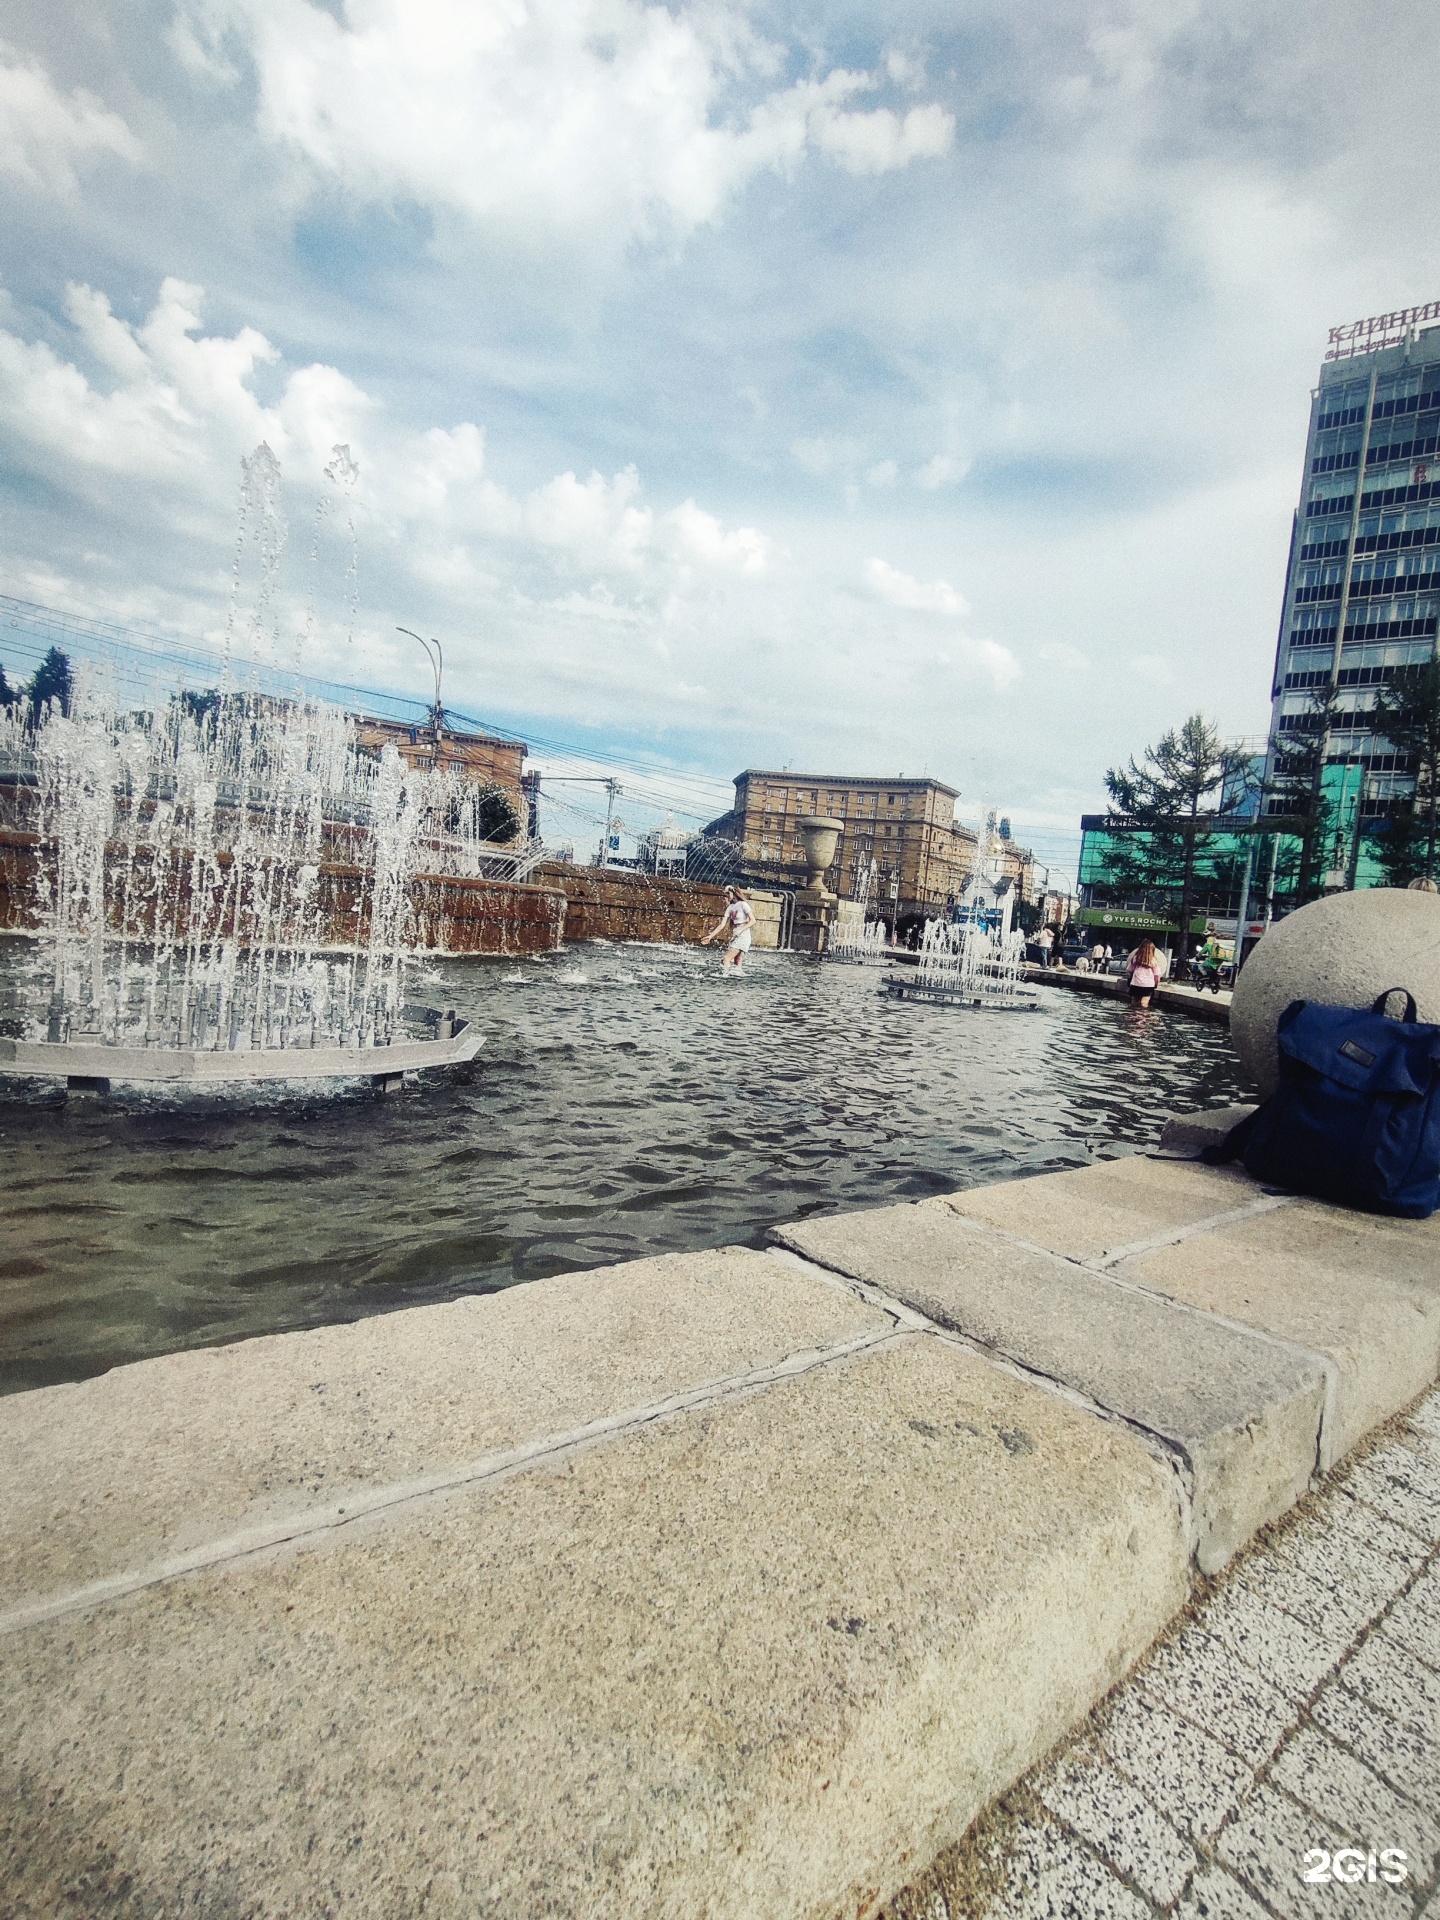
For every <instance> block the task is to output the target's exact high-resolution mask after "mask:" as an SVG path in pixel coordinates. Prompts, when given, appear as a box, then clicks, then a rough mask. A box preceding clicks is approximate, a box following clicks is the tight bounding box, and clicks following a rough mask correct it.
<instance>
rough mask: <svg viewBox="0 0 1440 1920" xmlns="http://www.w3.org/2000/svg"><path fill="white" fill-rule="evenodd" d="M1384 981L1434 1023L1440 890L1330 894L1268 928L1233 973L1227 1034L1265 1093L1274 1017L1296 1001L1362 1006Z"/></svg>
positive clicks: (1274, 1067) (1274, 1061)
mask: <svg viewBox="0 0 1440 1920" xmlns="http://www.w3.org/2000/svg"><path fill="white" fill-rule="evenodd" d="M1390 987H1405V988H1407V989H1408V990H1409V991H1410V992H1411V993H1413V994H1414V996H1415V1003H1416V1006H1417V1007H1418V1009H1419V1013H1420V1018H1421V1019H1422V1020H1426V1021H1434V1022H1436V1023H1440V898H1437V896H1436V895H1435V894H1433V893H1430V892H1428V891H1427V892H1422V891H1418V890H1415V889H1410V888H1400V887H1367V888H1365V889H1364V891H1363V892H1357V893H1336V894H1331V895H1330V896H1329V897H1328V898H1327V899H1324V900H1312V901H1311V903H1310V905H1309V906H1308V907H1301V908H1299V909H1298V911H1296V912H1295V913H1291V914H1287V915H1286V917H1285V918H1284V919H1283V920H1280V921H1277V922H1276V924H1275V925H1274V926H1273V927H1271V928H1269V929H1268V931H1267V932H1266V933H1265V935H1264V937H1263V938H1262V939H1261V941H1260V944H1259V945H1258V946H1257V947H1256V948H1255V951H1254V952H1253V953H1252V954H1251V956H1250V958H1249V959H1248V960H1247V961H1246V962H1245V965H1244V966H1243V967H1242V968H1241V969H1240V976H1239V978H1238V979H1237V980H1236V982H1235V998H1234V1001H1233V1003H1232V1005H1231V1008H1230V1037H1231V1039H1232V1040H1233V1041H1234V1043H1235V1051H1236V1052H1237V1053H1238V1054H1239V1056H1240V1058H1241V1061H1242V1062H1243V1063H1244V1066H1245V1069H1246V1071H1247V1072H1248V1073H1249V1075H1250V1077H1251V1078H1252V1079H1253V1080H1254V1081H1255V1083H1256V1085H1257V1086H1258V1087H1259V1089H1260V1092H1261V1095H1262V1097H1263V1096H1266V1095H1268V1094H1270V1093H1272V1092H1273V1091H1274V1089H1275V1083H1276V1080H1277V1078H1278V1077H1279V1064H1278V1056H1277V1053H1276V1048H1275V1025H1276V1022H1277V1021H1278V1020H1279V1018H1280V1015H1281V1014H1282V1013H1283V1012H1284V1011H1285V1009H1286V1007H1288V1006H1289V1004H1290V1002H1291V1001H1292V1000H1320V1001H1323V1002H1325V1004H1326V1005H1327V1006H1332V1007H1368V1006H1369V1005H1371V1003H1372V1002H1373V1001H1374V1000H1375V999H1376V997H1377V996H1378V995H1380V994H1382V993H1384V992H1385V991H1386V990H1387V988H1390Z"/></svg>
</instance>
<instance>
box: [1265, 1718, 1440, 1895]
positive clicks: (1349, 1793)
mask: <svg viewBox="0 0 1440 1920" xmlns="http://www.w3.org/2000/svg"><path fill="white" fill-rule="evenodd" d="M1270 1778H1271V1779H1272V1780H1273V1781H1275V1783H1276V1784H1277V1785H1278V1786H1281V1787H1284V1788H1285V1790H1286V1791H1287V1792H1288V1793H1291V1794H1293V1795H1294V1797H1295V1798H1296V1799H1297V1800H1299V1801H1302V1802H1303V1803H1304V1804H1305V1805H1306V1806H1307V1807H1310V1808H1312V1809H1313V1810H1314V1811H1315V1812H1316V1813H1318V1814H1320V1815H1322V1816H1323V1817H1324V1818H1326V1819H1328V1820H1330V1821H1331V1822H1332V1823H1333V1824H1334V1825H1335V1826H1337V1827H1339V1828H1341V1829H1342V1830H1343V1831H1344V1833H1345V1835H1346V1837H1347V1838H1348V1839H1349V1840H1350V1841H1351V1842H1352V1844H1353V1845H1355V1846H1359V1847H1365V1848H1367V1849H1369V1848H1374V1850H1375V1851H1376V1852H1377V1853H1379V1852H1382V1851H1383V1850H1384V1849H1385V1848H1386V1847H1403V1848H1404V1850H1405V1853H1406V1855H1407V1856H1408V1858H1409V1859H1410V1861H1411V1862H1412V1864H1413V1865H1414V1867H1415V1868H1416V1869H1417V1874H1416V1877H1417V1878H1418V1879H1420V1881H1421V1883H1422V1884H1425V1883H1427V1882H1428V1881H1429V1878H1430V1871H1429V1865H1428V1863H1429V1861H1430V1860H1431V1858H1432V1856H1433V1855H1434V1852H1435V1849H1436V1847H1437V1846H1440V1818H1437V1817H1436V1816H1435V1815H1433V1814H1427V1813H1426V1812H1425V1811H1424V1810H1423V1809H1422V1808H1420V1807H1417V1806H1416V1805H1415V1804H1414V1802H1413V1801H1411V1800H1409V1799H1407V1798H1405V1797H1404V1796H1403V1795H1401V1794H1398V1793H1397V1792H1396V1791H1395V1789H1394V1788H1393V1787H1391V1786H1388V1785H1387V1784H1386V1782H1385V1781H1383V1780H1382V1779H1380V1777H1379V1776H1378V1775H1377V1774H1376V1773H1374V1772H1373V1771H1372V1770H1371V1769H1370V1768H1369V1767H1367V1766H1366V1765H1365V1764H1364V1762H1363V1761H1360V1760H1357V1759H1356V1758H1355V1757H1354V1755H1353V1754H1349V1753H1347V1752H1346V1751H1345V1750H1344V1748H1343V1747H1341V1746H1339V1745H1337V1743H1336V1742H1335V1741H1334V1740H1332V1739H1330V1738H1329V1737H1328V1735H1326V1734H1325V1733H1323V1732H1321V1730H1320V1729H1319V1728H1318V1727H1315V1726H1309V1727H1302V1728H1301V1729H1300V1731H1299V1732H1298V1733H1297V1734H1296V1735H1295V1737H1294V1739H1293V1740H1291V1741H1290V1742H1289V1743H1288V1745H1287V1746H1286V1748H1285V1751H1284V1752H1283V1753H1282V1754H1281V1755H1280V1757H1279V1759H1278V1760H1277V1761H1276V1762H1275V1765H1274V1766H1273V1767H1272V1768H1271V1769H1270ZM1422 1867H1423V1871H1422V1870H1421V1869H1422Z"/></svg>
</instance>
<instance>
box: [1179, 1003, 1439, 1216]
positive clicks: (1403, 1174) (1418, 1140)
mask: <svg viewBox="0 0 1440 1920" xmlns="http://www.w3.org/2000/svg"><path fill="white" fill-rule="evenodd" d="M1393 994H1404V996H1405V1011H1404V1015H1403V1016H1402V1018H1400V1019H1398V1020H1392V1019H1390V1018H1389V1017H1388V1016H1387V1014H1386V1012H1385V1007H1386V1003H1387V1002H1388V1001H1389V999H1390V998H1391V996H1392V995H1393ZM1275 1039H1276V1044H1277V1046H1278V1048H1279V1053H1280V1084H1279V1086H1278V1087H1276V1089H1275V1091H1274V1093H1272V1094H1271V1096H1270V1098H1269V1099H1268V1100H1267V1101H1266V1102H1265V1104H1264V1105H1263V1106H1261V1107H1258V1108H1257V1109H1256V1110H1255V1112H1254V1113H1252V1114H1251V1115H1249V1117H1248V1118H1247V1119H1244V1120H1242V1121H1241V1122H1240V1125H1239V1126H1238V1127H1235V1128H1233V1129H1232V1131H1231V1132H1230V1133H1229V1134H1228V1135H1227V1136H1226V1138H1225V1139H1224V1140H1222V1141H1221V1142H1220V1143H1219V1144H1218V1145H1217V1146H1213V1147H1207V1148H1206V1149H1205V1151H1204V1153H1203V1154H1202V1155H1201V1158H1202V1159H1204V1160H1208V1161H1209V1162H1210V1163H1211V1164H1212V1165H1217V1164H1220V1163H1222V1162H1224V1161H1226V1160H1235V1159H1243V1161H1244V1163H1245V1170H1246V1172H1247V1173H1249V1174H1250V1175H1251V1176H1252V1177H1253V1178H1254V1179H1256V1180H1260V1181H1263V1182H1264V1183H1265V1184H1266V1185H1267V1186H1274V1187H1283V1188H1286V1189H1287V1190H1288V1191H1290V1192H1292V1193H1309V1194H1314V1195H1315V1197H1316V1198H1317V1199H1320V1200H1333V1201H1338V1202H1340V1203H1341V1204H1343V1205H1346V1206H1351V1207H1365V1208H1367V1209H1369V1210H1370V1211H1372V1212H1375V1213H1394V1214H1400V1215H1402V1216H1403V1217H1404V1218H1406V1219H1410V1220H1425V1219H1428V1218H1429V1216H1430V1215H1431V1214H1432V1213H1434V1212H1435V1210H1436V1208H1437V1207H1440V1026H1428V1025H1425V1024H1422V1022H1421V1021H1420V1020H1419V1018H1418V1017H1417V1012H1416V1007H1415V997H1414V995H1413V994H1411V993H1408V992H1406V990H1405V988H1403V987H1392V988H1391V989H1390V990H1389V992H1387V993H1382V994H1381V995H1380V997H1379V999H1378V1000H1377V1001H1376V1002H1375V1004H1374V1006H1373V1007H1370V1008H1364V1007H1359V1008H1357V1007H1327V1006H1322V1005H1321V1004H1320V1003H1319V1002H1318V1001H1313V1000H1292V1001H1291V1003H1290V1005H1289V1006H1288V1007H1287V1008H1286V1009H1285V1011H1284V1013H1282V1014H1281V1016H1280V1019H1279V1023H1278V1025H1277V1026H1276V1029H1275Z"/></svg>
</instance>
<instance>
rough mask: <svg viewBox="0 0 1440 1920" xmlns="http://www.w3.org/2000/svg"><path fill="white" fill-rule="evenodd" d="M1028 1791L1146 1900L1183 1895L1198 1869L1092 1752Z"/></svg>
mask: <svg viewBox="0 0 1440 1920" xmlns="http://www.w3.org/2000/svg"><path fill="white" fill-rule="evenodd" d="M1034 1790H1035V1792H1036V1793H1037V1794H1038V1796H1039V1797H1040V1799H1041V1800H1043V1801H1044V1803H1045V1805H1046V1806H1047V1807H1048V1808H1049V1809H1050V1811H1051V1812H1052V1813H1053V1814H1055V1815H1056V1816H1057V1817H1058V1818H1059V1819H1061V1820H1064V1821H1066V1822H1067V1823H1068V1824H1069V1825H1070V1826H1072V1827H1073V1828H1074V1829H1075V1831H1076V1832H1077V1833H1078V1834H1079V1835H1080V1837H1081V1838H1082V1839H1083V1840H1088V1841H1089V1842H1090V1844H1091V1846H1092V1847H1094V1848H1095V1849H1096V1851H1097V1852H1098V1853H1100V1854H1101V1855H1102V1856H1103V1857H1104V1858H1105V1859H1106V1860H1107V1861H1108V1862H1109V1863H1110V1865H1111V1866H1113V1867H1114V1868H1115V1869H1116V1870H1117V1872H1119V1873H1121V1874H1123V1875H1125V1876H1126V1877H1127V1878H1128V1879H1130V1880H1132V1881H1133V1882H1134V1883H1135V1885H1136V1886H1138V1887H1140V1888H1141V1889H1142V1891H1143V1892H1145V1893H1148V1894H1149V1895H1150V1897H1151V1899H1152V1900H1158V1901H1159V1903H1160V1904H1161V1905H1162V1906H1168V1905H1169V1904H1170V1902H1171V1901H1173V1900H1175V1899H1176V1898H1177V1897H1178V1896H1179V1895H1180V1893H1181V1892H1183V1890H1184V1887H1185V1883H1186V1881H1187V1880H1188V1879H1189V1877H1190V1875H1191V1874H1192V1873H1193V1872H1194V1870H1195V1868H1196V1866H1197V1864H1198V1862H1197V1860H1196V1856H1195V1851H1194V1849H1193V1848H1192V1847H1191V1846H1189V1845H1188V1844H1187V1843H1186V1842H1185V1841H1184V1840H1182V1839H1181V1837H1180V1835H1179V1834H1178V1833H1177V1832H1176V1831H1175V1829H1174V1828H1173V1827H1172V1826H1171V1825H1170V1823H1169V1821H1168V1820H1166V1819H1164V1818H1163V1817H1162V1816H1161V1815H1160V1814H1159V1813H1157V1812H1156V1810H1155V1808H1154V1807H1152V1806H1151V1804H1150V1802H1149V1801H1148V1800H1147V1799H1146V1798H1145V1796H1144V1794H1143V1793H1141V1792H1140V1790H1139V1788H1138V1787H1136V1786H1134V1785H1132V1783H1131V1782H1130V1781H1129V1780H1127V1779H1126V1778H1125V1776H1124V1775H1123V1774H1121V1773H1118V1772H1116V1770H1115V1768H1114V1767H1112V1766H1111V1765H1110V1764H1109V1762H1108V1761H1107V1760H1106V1759H1105V1757H1104V1756H1103V1755H1102V1754H1100V1753H1099V1752H1097V1751H1096V1750H1095V1749H1094V1748H1093V1747H1088V1746H1086V1747H1080V1748H1076V1749H1075V1750H1074V1751H1072V1752H1071V1753H1068V1754H1066V1756H1065V1757H1064V1759H1062V1760H1061V1761H1060V1762H1059V1763H1058V1764H1057V1765H1056V1766H1055V1767H1054V1769H1053V1770H1052V1771H1051V1772H1049V1773H1047V1774H1045V1775H1042V1777H1041V1778H1040V1779H1039V1780H1037V1781H1036V1782H1035V1784H1034Z"/></svg>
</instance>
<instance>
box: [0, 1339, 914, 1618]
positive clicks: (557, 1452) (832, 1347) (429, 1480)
mask: <svg viewBox="0 0 1440 1920" xmlns="http://www.w3.org/2000/svg"><path fill="white" fill-rule="evenodd" d="M897 1318H898V1316H897ZM914 1337H915V1336H914V1333H913V1332H912V1331H911V1330H910V1329H909V1328H908V1327H902V1326H899V1325H892V1326H890V1327H883V1328H876V1329H871V1330H867V1331H866V1332H864V1333H859V1334H856V1335H853V1336H852V1337H851V1338H850V1339H848V1340H837V1341H832V1342H830V1343H828V1344H827V1345H825V1346H823V1347H810V1348H802V1349H799V1350H798V1351H796V1352H795V1353H792V1354H788V1355H786V1357H785V1358H784V1359H782V1360H779V1361H772V1362H770V1363H769V1364H767V1365H765V1366H761V1367H755V1368H752V1369H751V1370H749V1371H748V1372H746V1373H741V1374H735V1375H731V1376H728V1377H727V1378H724V1379H718V1380H709V1381H706V1382H705V1383H704V1384H703V1385H700V1386H697V1387H692V1388H689V1389H687V1390H685V1391H684V1392H682V1393H677V1394H672V1395H670V1396H669V1397H668V1398H666V1399H664V1400H658V1401H654V1402H652V1403H650V1404H649V1405H646V1406H641V1407H631V1408H626V1409H624V1410H623V1411H621V1412H619V1413H613V1414H607V1415H605V1416H603V1417H602V1418H600V1419H598V1420H590V1421H587V1422H585V1423H584V1424H583V1425H581V1426H578V1427H574V1428H571V1429H570V1430H569V1431H567V1432H564V1433H552V1434H546V1435H544V1436H542V1437H540V1438H538V1439H535V1440H530V1441H526V1442H524V1443H523V1444H521V1445H520V1446H516V1447H507V1448H503V1449H497V1450H495V1451H493V1452H489V1453H484V1454H481V1455H479V1456H478V1457H476V1458H473V1459H470V1460H465V1461H459V1462H456V1463H455V1464H454V1465H452V1466H448V1467H444V1468H441V1469H439V1470H438V1471H435V1472H432V1473H426V1474H417V1475H413V1476H411V1477H410V1478H408V1479H404V1480H399V1481H392V1482H391V1483H389V1484H388V1485H382V1486H376V1487H363V1488H359V1489H357V1490H355V1491H354V1492H352V1493H350V1494H348V1495H347V1496H346V1499H345V1501H344V1503H343V1504H339V1503H335V1502H326V1503H324V1504H322V1505H315V1506H309V1507H303V1508H299V1509H297V1510H295V1511H294V1512H291V1513H289V1514H284V1515H282V1516H280V1517H279V1518H278V1519H275V1520H270V1521H265V1522H261V1523H259V1524H257V1525H254V1526H250V1527H242V1528H240V1529H238V1530H237V1531H235V1532H233V1533H230V1534H227V1535H224V1536H222V1537H220V1538H217V1539H214V1540H210V1541H206V1542H205V1543H204V1544H203V1545H202V1546H199V1547H195V1548H193V1549H191V1550H190V1551H189V1552H187V1553H182V1554H175V1555H171V1556H169V1557H168V1558H166V1559H163V1560H158V1561H153V1562H151V1563H150V1564H149V1565H147V1566H143V1567H136V1568H132V1569H129V1570H127V1571H125V1572H122V1573H117V1574H111V1575H109V1576H107V1577H106V1578H104V1579H102V1580H96V1581H91V1582H89V1583H87V1584H86V1585H84V1586H81V1587H75V1588H71V1589H68V1590H65V1591H61V1592H58V1593H53V1594H49V1595H47V1596H45V1597H44V1598H42V1599H39V1600H34V1601H31V1602H29V1603H28V1604H26V1605H23V1606H19V1607H13V1608H11V1609H10V1610H9V1611H7V1612H5V1613H0V1639H3V1638H6V1637H8V1636H9V1635H11V1634H16V1633H21V1632H24V1631H25V1629H26V1628H29V1627H35V1626H40V1625H43V1624H45V1623H46V1622H48V1621H52V1620H58V1619H62V1618H64V1617H66V1616H67V1615H69V1614H74V1613H83V1612H86V1611H88V1610H90V1609H92V1608H95V1607H103V1606H106V1605H108V1604H110V1603H112V1602H114V1601H119V1600H125V1599H128V1598H129V1597H130V1596H131V1595H133V1594H138V1593H143V1592H144V1591H145V1590H146V1589H147V1588H151V1587H159V1586H166V1585H169V1584H170V1583H171V1582H173V1581H176V1580H183V1579H184V1578H186V1577H187V1576H188V1575H191V1574H197V1573H206V1572H209V1571H211V1570H213V1569H217V1568H222V1567H230V1566H235V1565H238V1564H240V1563H243V1562H247V1561H255V1560H258V1559H260V1558H262V1557H268V1556H271V1555H274V1554H276V1553H280V1552H283V1551H285V1550H287V1549H296V1548H303V1547H306V1546H315V1545H318V1544H321V1543H324V1542H325V1541H326V1540H327V1538H333V1537H335V1536H337V1535H340V1534H345V1533H348V1534H351V1535H353V1534H354V1533H355V1532H356V1530H357V1529H358V1528H360V1527H361V1526H362V1525H364V1524H365V1523H366V1522H375V1521H384V1520H390V1519H394V1518H397V1517H399V1516H400V1515H402V1514H404V1513H406V1512H407V1511H408V1510H410V1509H413V1508H415V1507H417V1506H419V1505H420V1504H421V1503H422V1502H426V1501H433V1500H437V1499H443V1498H444V1497H445V1496H446V1495H448V1494H454V1493H458V1492H461V1491H464V1490H466V1489H470V1488H474V1487H478V1486H481V1485H486V1484H490V1485H495V1484H498V1483H500V1482H502V1481H505V1480H509V1479H512V1478H514V1477H515V1476H516V1475H517V1474H521V1473H524V1472H527V1471H529V1470H531V1469H534V1468H537V1467H547V1466H553V1465H557V1464H559V1463H560V1462H561V1461H563V1460H566V1459H568V1458H571V1457H573V1456H574V1455H576V1454H578V1453H581V1452H584V1451H586V1450H588V1449H589V1448H591V1447H595V1446H600V1445H602V1444H604V1443H605V1442H607V1441H612V1440H618V1439H622V1438H624V1437H625V1436H627V1435H630V1434H634V1433H637V1432H638V1431H639V1430H640V1429H641V1428H644V1427H647V1426H652V1425H655V1424H656V1423H658V1422H660V1421H663V1420H669V1419H674V1418H676V1417H677V1416H679V1415H681V1414H687V1413H695V1412H699V1411H702V1410H704V1409H706V1408H708V1407H714V1406H719V1405H721V1404H723V1403H725V1402H727V1401H733V1400H739V1399H743V1398H745V1397H747V1396H748V1395H751V1394H755V1393H761V1392H763V1391H764V1390H765V1389H766V1388H768V1387H773V1386H777V1385H779V1384H780V1383H781V1382H782V1381H787V1380H796V1379H799V1378H800V1377H801V1376H802V1375H804V1374H807V1373H814V1372H816V1371H818V1370H820V1369H822V1368H825V1367H832V1366H835V1365H837V1364H838V1363H839V1362H842V1361H845V1360H850V1359H855V1358H858V1357H859V1356H861V1355H872V1354H875V1353H878V1352H880V1351H881V1350H883V1349H885V1348H888V1347H893V1346H898V1345H904V1344H907V1343H909V1342H910V1341H912V1340H913V1339H914Z"/></svg>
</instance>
